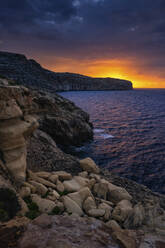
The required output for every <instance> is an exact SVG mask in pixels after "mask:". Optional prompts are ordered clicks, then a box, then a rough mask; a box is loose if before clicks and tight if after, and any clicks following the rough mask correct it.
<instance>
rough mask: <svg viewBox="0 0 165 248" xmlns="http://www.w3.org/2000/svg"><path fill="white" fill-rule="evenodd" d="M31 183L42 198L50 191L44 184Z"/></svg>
mask: <svg viewBox="0 0 165 248" xmlns="http://www.w3.org/2000/svg"><path fill="white" fill-rule="evenodd" d="M29 183H30V184H31V185H33V186H34V187H35V192H36V193H38V194H39V195H41V196H44V195H45V194H46V193H47V191H48V189H47V187H45V186H44V185H43V184H42V183H38V182H35V181H32V180H31V181H29Z"/></svg>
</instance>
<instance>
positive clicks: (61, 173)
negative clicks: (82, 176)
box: [53, 171, 72, 181]
mask: <svg viewBox="0 0 165 248" xmlns="http://www.w3.org/2000/svg"><path fill="white" fill-rule="evenodd" d="M53 175H57V176H58V178H59V180H60V181H64V180H71V179H72V175H71V174H70V173H67V172H65V171H56V172H53Z"/></svg>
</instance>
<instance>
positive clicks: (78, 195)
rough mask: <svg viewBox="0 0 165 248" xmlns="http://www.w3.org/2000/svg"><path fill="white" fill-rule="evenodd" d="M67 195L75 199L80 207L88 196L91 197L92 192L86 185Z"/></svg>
mask: <svg viewBox="0 0 165 248" xmlns="http://www.w3.org/2000/svg"><path fill="white" fill-rule="evenodd" d="M67 196H68V197H70V198H71V199H72V200H73V201H75V202H76V203H77V204H78V205H79V207H80V208H82V205H83V202H84V201H85V200H86V199H87V198H88V197H89V196H90V197H92V198H93V196H92V193H91V192H90V190H89V189H88V188H87V187H85V188H82V189H81V190H79V191H78V192H74V193H70V194H68V195H67Z"/></svg>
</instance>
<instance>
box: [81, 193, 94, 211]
mask: <svg viewBox="0 0 165 248" xmlns="http://www.w3.org/2000/svg"><path fill="white" fill-rule="evenodd" d="M96 208H97V206H96V203H95V200H94V198H93V197H91V196H89V197H88V198H87V199H86V200H85V201H84V203H83V209H84V210H85V212H86V213H87V214H88V212H89V210H91V209H96Z"/></svg>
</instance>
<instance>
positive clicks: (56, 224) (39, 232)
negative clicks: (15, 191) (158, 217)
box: [18, 215, 134, 248]
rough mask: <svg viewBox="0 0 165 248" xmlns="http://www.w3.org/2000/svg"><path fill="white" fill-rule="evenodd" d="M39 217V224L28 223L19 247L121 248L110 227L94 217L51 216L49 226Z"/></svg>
mask: <svg viewBox="0 0 165 248" xmlns="http://www.w3.org/2000/svg"><path fill="white" fill-rule="evenodd" d="M39 218H40V217H38V218H37V219H38V220H37V222H38V225H37V223H35V224H33V223H31V224H29V225H28V227H27V230H26V231H25V232H24V234H23V235H22V237H21V238H20V240H19V246H18V247H19V248H27V247H40V248H45V247H49V248H55V247H58V248H77V247H80V248H84V247H90V248H110V247H113V248H119V245H118V243H117V242H115V241H114V240H113V239H112V238H111V234H110V232H109V229H108V228H107V227H106V226H105V225H103V222H101V221H99V220H96V219H94V218H87V217H83V218H81V217H76V216H74V217H72V215H71V216H51V220H52V224H51V225H52V227H51V225H49V226H48V227H47V228H45V227H44V226H42V222H43V221H39ZM40 223H41V224H40ZM48 223H50V222H49V221H48ZM132 248H134V247H132Z"/></svg>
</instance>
